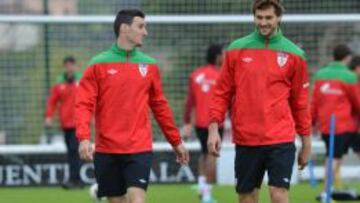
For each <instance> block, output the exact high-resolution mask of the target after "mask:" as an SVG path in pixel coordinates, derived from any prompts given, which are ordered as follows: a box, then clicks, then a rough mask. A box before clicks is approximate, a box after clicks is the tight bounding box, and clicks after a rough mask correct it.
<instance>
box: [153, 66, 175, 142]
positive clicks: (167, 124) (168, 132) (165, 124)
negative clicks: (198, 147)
mask: <svg viewBox="0 0 360 203" xmlns="http://www.w3.org/2000/svg"><path fill="white" fill-rule="evenodd" d="M149 105H150V108H151V110H152V112H153V114H154V117H155V119H156V121H157V122H158V124H159V125H160V128H161V130H162V132H163V133H164V135H165V137H166V139H167V140H168V142H169V143H170V144H171V145H172V146H177V145H179V144H180V143H181V137H180V133H179V130H178V129H177V127H176V125H175V121H174V117H173V114H172V112H171V109H170V106H169V103H168V101H167V99H166V98H165V95H164V93H163V90H162V86H161V78H160V73H159V70H158V68H157V67H155V73H154V78H153V81H152V86H151V89H150V95H149Z"/></svg>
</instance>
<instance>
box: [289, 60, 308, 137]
mask: <svg viewBox="0 0 360 203" xmlns="http://www.w3.org/2000/svg"><path fill="white" fill-rule="evenodd" d="M308 96H309V79H308V72H307V64H306V62H305V61H304V60H303V59H299V61H297V65H296V67H295V70H294V75H293V78H292V81H291V91H290V100H289V103H290V107H291V111H292V115H293V118H294V121H295V129H296V132H297V133H298V134H299V135H301V136H309V135H310V129H311V116H310V109H309V98H308Z"/></svg>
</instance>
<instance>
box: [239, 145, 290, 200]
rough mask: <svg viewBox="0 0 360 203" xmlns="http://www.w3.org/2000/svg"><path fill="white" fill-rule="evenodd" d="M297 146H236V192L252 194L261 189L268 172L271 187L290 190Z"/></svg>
mask: <svg viewBox="0 0 360 203" xmlns="http://www.w3.org/2000/svg"><path fill="white" fill-rule="evenodd" d="M295 151H296V149H295V144H294V143H284V144H274V145H267V146H239V145H236V155H235V177H236V182H237V183H236V192H237V193H239V194H244V193H250V192H252V191H253V190H254V189H255V188H258V189H259V188H260V187H261V183H262V181H263V178H264V174H265V172H266V171H267V174H268V177H269V183H268V184H269V185H271V186H275V187H281V188H286V189H289V187H290V180H291V173H292V168H293V164H294V160H295Z"/></svg>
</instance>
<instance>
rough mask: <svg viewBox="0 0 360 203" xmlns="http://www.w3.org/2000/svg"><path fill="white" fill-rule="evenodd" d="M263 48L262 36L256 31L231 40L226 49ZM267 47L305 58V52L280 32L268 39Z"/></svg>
mask: <svg viewBox="0 0 360 203" xmlns="http://www.w3.org/2000/svg"><path fill="white" fill-rule="evenodd" d="M265 48H266V47H265V40H264V38H262V37H259V35H258V34H257V33H251V34H250V35H247V36H245V37H243V38H240V39H237V40H235V41H234V42H232V43H231V44H230V45H229V47H228V49H227V50H232V49H265ZM268 49H273V50H277V51H283V52H288V53H292V54H295V55H298V56H299V57H301V58H302V59H304V60H306V56H305V52H304V51H303V50H302V49H300V48H299V47H298V46H297V45H295V44H294V43H293V42H291V41H290V40H288V39H287V38H286V37H284V36H283V35H282V34H281V33H279V34H277V36H276V37H275V38H274V39H271V40H270V41H269V45H268Z"/></svg>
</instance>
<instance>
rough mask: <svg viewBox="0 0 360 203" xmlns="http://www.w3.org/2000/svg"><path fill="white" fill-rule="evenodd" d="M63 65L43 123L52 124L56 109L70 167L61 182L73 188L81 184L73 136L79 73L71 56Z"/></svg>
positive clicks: (78, 161)
mask: <svg viewBox="0 0 360 203" xmlns="http://www.w3.org/2000/svg"><path fill="white" fill-rule="evenodd" d="M63 66H64V69H65V71H64V73H63V74H61V75H60V76H59V77H58V78H57V79H56V84H55V85H54V86H53V87H52V88H51V91H50V95H49V98H48V101H47V110H46V118H45V125H46V126H47V127H51V126H52V125H53V117H54V112H55V111H56V109H58V110H59V119H60V126H61V129H62V130H63V132H64V138H65V144H66V149H67V161H68V164H69V169H70V177H69V180H68V182H65V183H64V184H63V187H64V188H65V189H73V188H77V187H82V186H83V184H82V182H81V180H80V174H79V170H80V165H81V162H80V158H79V154H78V146H79V143H78V141H77V139H76V137H75V131H76V130H75V97H76V91H77V88H78V82H79V80H80V78H81V74H80V72H78V66H77V64H76V60H75V58H74V57H72V56H68V57H66V58H64V60H63Z"/></svg>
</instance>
